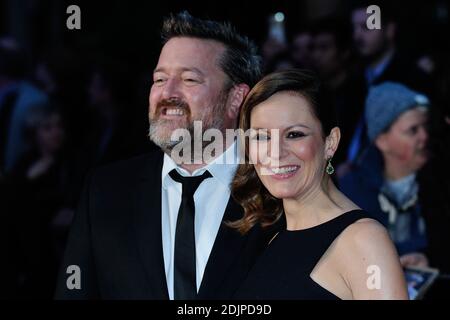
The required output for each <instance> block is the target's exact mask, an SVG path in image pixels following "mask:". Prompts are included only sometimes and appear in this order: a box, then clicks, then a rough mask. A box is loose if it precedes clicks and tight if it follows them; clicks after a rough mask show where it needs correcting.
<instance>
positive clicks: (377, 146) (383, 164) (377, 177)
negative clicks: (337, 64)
mask: <svg viewBox="0 0 450 320" xmlns="http://www.w3.org/2000/svg"><path fill="white" fill-rule="evenodd" d="M429 105H430V102H429V100H428V98H427V97H426V96H425V95H423V94H421V93H418V92H415V91H413V90H411V89H410V88H408V87H406V86H404V85H402V84H400V83H395V82H384V83H381V84H379V85H377V86H374V87H372V88H371V89H370V91H369V93H368V96H367V98H366V103H365V119H366V121H367V136H368V138H369V141H370V144H369V146H368V147H367V148H366V149H365V151H364V153H363V155H362V156H361V157H360V159H359V161H358V162H357V163H356V164H355V166H354V167H353V168H352V170H351V171H350V172H349V173H347V174H346V175H344V176H343V177H342V178H340V180H339V186H340V188H341V190H342V191H343V192H344V193H345V194H346V195H347V196H348V197H349V198H350V199H352V200H353V201H354V202H355V203H356V204H357V205H359V206H360V207H361V208H363V209H364V210H366V211H368V212H369V213H370V214H372V215H373V217H374V218H375V219H377V220H378V221H380V222H381V223H382V224H383V225H384V226H385V227H386V228H387V229H388V231H389V233H390V236H391V238H392V240H393V241H394V243H395V245H396V247H397V250H398V253H399V255H400V259H401V262H402V265H403V266H427V265H428V259H427V257H426V255H425V250H426V247H427V240H426V239H427V238H426V228H425V223H424V220H423V218H422V213H421V210H420V203H419V199H418V191H419V184H418V181H417V179H416V174H417V172H418V170H419V169H421V168H422V167H423V166H424V165H425V163H426V162H427V160H428V153H427V148H426V144H427V139H428V133H427V130H426V124H427V113H428V112H427V110H428V108H429Z"/></svg>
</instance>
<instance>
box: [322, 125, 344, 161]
mask: <svg viewBox="0 0 450 320" xmlns="http://www.w3.org/2000/svg"><path fill="white" fill-rule="evenodd" d="M340 140H341V130H340V129H339V127H334V128H333V129H331V131H330V134H329V135H328V137H327V138H326V139H325V157H326V158H327V159H329V158H332V157H333V156H334V154H335V153H336V150H337V148H338V146H339V141H340Z"/></svg>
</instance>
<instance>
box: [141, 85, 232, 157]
mask: <svg viewBox="0 0 450 320" xmlns="http://www.w3.org/2000/svg"><path fill="white" fill-rule="evenodd" d="M226 103H227V95H226V94H225V93H222V94H221V96H220V98H219V102H218V103H217V104H216V105H215V106H214V107H213V108H212V110H211V111H210V114H211V116H212V117H211V118H212V121H207V120H205V118H206V119H207V117H206V116H207V113H208V110H205V112H204V113H203V114H202V117H201V119H195V120H192V122H190V123H189V124H188V126H187V127H185V129H187V130H188V131H189V134H190V140H189V139H183V140H182V141H176V140H175V141H173V140H171V135H172V132H173V131H172V132H171V133H170V135H166V136H161V135H160V131H161V130H164V126H165V123H166V122H167V120H162V119H156V120H150V126H149V131H148V137H149V138H150V140H151V141H153V143H154V144H156V145H157V146H158V147H160V148H161V150H163V151H164V152H165V153H166V154H169V155H170V153H171V151H172V150H173V148H174V147H175V146H176V145H178V144H179V143H183V144H188V143H190V144H191V155H192V156H191V160H192V161H194V160H195V157H196V154H194V152H193V150H194V141H198V142H201V145H202V151H203V150H204V148H205V147H206V146H208V145H209V144H210V143H212V142H213V141H203V135H204V133H205V131H206V130H208V129H211V128H215V129H219V130H220V131H222V133H223V134H225V128H224V121H225V112H226ZM194 121H202V132H201V136H199V134H198V132H197V136H195V135H194ZM174 130H175V129H174Z"/></svg>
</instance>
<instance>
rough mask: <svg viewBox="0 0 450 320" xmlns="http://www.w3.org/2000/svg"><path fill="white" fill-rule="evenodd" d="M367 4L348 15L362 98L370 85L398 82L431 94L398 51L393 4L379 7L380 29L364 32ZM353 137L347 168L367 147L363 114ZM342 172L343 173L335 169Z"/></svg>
mask: <svg viewBox="0 0 450 320" xmlns="http://www.w3.org/2000/svg"><path fill="white" fill-rule="evenodd" d="M372 4H373V3H372V2H371V1H366V0H362V1H357V3H356V4H355V5H354V6H353V10H352V12H351V22H352V26H353V43H354V46H355V48H356V51H357V53H358V55H359V57H360V60H361V65H360V66H359V69H360V70H359V74H360V75H359V76H358V78H361V79H362V82H363V83H364V85H365V87H366V88H365V90H364V92H363V96H366V95H367V92H368V90H370V87H371V86H373V85H377V84H380V83H382V82H385V81H393V82H399V83H402V84H404V85H406V86H407V87H409V88H411V89H413V90H416V91H418V92H423V93H424V94H426V95H427V96H429V95H430V94H431V88H430V85H431V83H432V82H431V81H430V78H429V76H428V75H427V74H426V73H425V72H423V71H422V70H421V69H420V68H418V67H417V63H416V61H415V59H414V58H415V57H414V53H411V52H409V51H408V52H406V51H402V50H401V48H400V47H399V45H398V35H399V32H398V30H399V23H398V15H397V13H396V11H395V9H394V6H395V4H394V3H391V2H388V1H383V2H382V3H380V4H379V6H380V10H381V28H380V29H368V28H367V19H368V14H367V12H366V11H367V7H368V6H369V5H372ZM360 115H361V116H360V119H359V121H358V124H357V125H356V128H355V131H354V132H353V137H352V139H351V142H350V145H349V148H348V150H347V162H348V163H347V166H350V165H351V164H353V163H355V161H356V160H357V158H358V157H359V156H360V155H361V152H362V151H363V150H364V149H365V147H366V146H367V145H368V144H369V143H370V142H369V139H368V137H367V135H366V132H367V129H366V126H367V124H366V122H365V120H364V112H362V113H360ZM338 171H340V172H343V173H344V172H345V171H346V170H345V169H342V170H341V169H340V168H339V169H338Z"/></svg>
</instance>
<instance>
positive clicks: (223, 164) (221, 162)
mask: <svg viewBox="0 0 450 320" xmlns="http://www.w3.org/2000/svg"><path fill="white" fill-rule="evenodd" d="M239 159H240V158H239V153H238V142H237V141H235V142H234V143H233V144H232V145H231V146H230V147H228V149H227V150H225V152H224V153H222V154H221V155H220V156H218V157H217V158H215V159H214V160H213V161H212V162H210V163H209V164H207V165H206V166H204V167H201V168H198V169H197V170H195V171H194V172H193V173H192V174H190V173H189V172H188V171H187V170H186V169H184V168H182V167H180V166H178V165H177V164H176V163H175V161H174V160H173V159H172V158H171V157H170V156H169V155H167V154H166V153H165V154H164V163H163V168H162V186H163V188H165V189H166V188H167V186H168V183H169V181H170V182H173V180H172V178H170V176H169V172H170V171H172V170H173V169H176V170H177V171H178V173H179V174H181V175H182V176H184V177H188V176H193V177H194V176H199V175H201V174H203V173H204V172H205V171H206V170H208V171H209V173H211V175H212V176H213V177H214V178H216V179H217V180H218V181H220V183H222V184H224V185H226V186H227V187H229V186H230V183H231V181H232V180H233V177H234V174H235V172H236V169H237V167H238V164H239ZM230 160H231V162H230ZM227 161H228V162H227ZM168 177H169V178H168Z"/></svg>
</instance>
